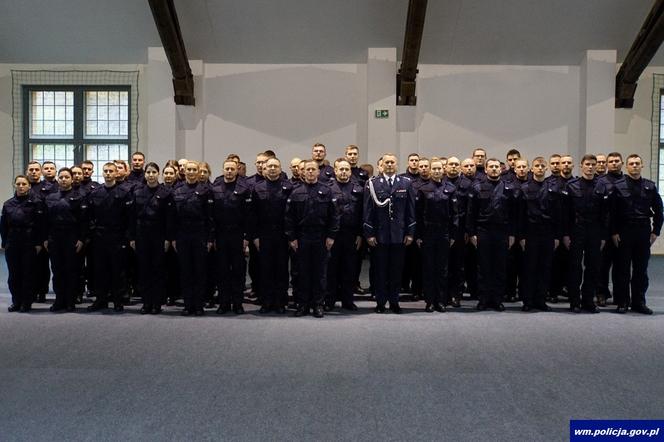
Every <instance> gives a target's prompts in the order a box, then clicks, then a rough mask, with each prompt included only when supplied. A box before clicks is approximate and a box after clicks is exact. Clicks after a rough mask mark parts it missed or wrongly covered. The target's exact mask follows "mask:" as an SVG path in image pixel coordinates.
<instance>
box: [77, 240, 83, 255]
mask: <svg viewBox="0 0 664 442" xmlns="http://www.w3.org/2000/svg"><path fill="white" fill-rule="evenodd" d="M81 250H83V241H81V240H80V239H79V240H78V241H76V253H81Z"/></svg>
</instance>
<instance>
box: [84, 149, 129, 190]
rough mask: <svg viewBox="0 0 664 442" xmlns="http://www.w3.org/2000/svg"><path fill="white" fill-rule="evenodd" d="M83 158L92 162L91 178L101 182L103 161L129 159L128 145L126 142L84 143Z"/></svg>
mask: <svg viewBox="0 0 664 442" xmlns="http://www.w3.org/2000/svg"><path fill="white" fill-rule="evenodd" d="M85 158H86V159H87V160H90V161H92V163H93V164H94V172H93V174H92V179H93V180H95V181H98V182H103V180H104V178H103V167H104V163H107V162H109V161H113V160H125V161H129V146H128V145H126V144H86V145H85Z"/></svg>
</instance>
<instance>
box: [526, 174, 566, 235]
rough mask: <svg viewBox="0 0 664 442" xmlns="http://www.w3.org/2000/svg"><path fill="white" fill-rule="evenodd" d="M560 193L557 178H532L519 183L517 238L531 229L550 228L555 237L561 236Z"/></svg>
mask: <svg viewBox="0 0 664 442" xmlns="http://www.w3.org/2000/svg"><path fill="white" fill-rule="evenodd" d="M561 220H562V193H561V188H560V182H559V181H558V180H547V179H544V180H543V181H542V182H538V181H536V180H535V179H534V178H531V179H529V180H528V181H526V182H525V183H523V184H522V185H521V200H520V204H519V234H518V235H517V236H518V237H519V238H524V237H525V235H526V234H527V233H529V232H531V231H539V229H550V231H551V232H552V233H553V234H554V237H555V238H556V239H560V238H561V236H562V226H561Z"/></svg>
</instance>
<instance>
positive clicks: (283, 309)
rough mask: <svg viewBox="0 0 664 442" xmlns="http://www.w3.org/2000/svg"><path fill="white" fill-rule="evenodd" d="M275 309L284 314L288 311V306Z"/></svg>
mask: <svg viewBox="0 0 664 442" xmlns="http://www.w3.org/2000/svg"><path fill="white" fill-rule="evenodd" d="M274 311H275V312H277V313H279V314H280V315H283V314H285V313H286V307H277V308H276V309H275V310H274Z"/></svg>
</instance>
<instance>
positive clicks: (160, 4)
mask: <svg viewBox="0 0 664 442" xmlns="http://www.w3.org/2000/svg"><path fill="white" fill-rule="evenodd" d="M148 2H149V3H150V9H151V10H152V17H154V22H155V24H156V25H157V31H159V37H160V38H161V44H162V45H163V46H164V50H165V51H166V57H167V58H168V63H169V64H170V65H171V72H172V73H173V90H174V92H175V103H176V104H184V105H188V106H193V105H194V104H195V100H194V77H193V75H192V74H191V67H189V59H188V58H187V51H186V50H185V48H184V41H183V40H182V33H181V32H180V24H179V23H178V15H177V12H176V11H175V4H174V3H173V0H148Z"/></svg>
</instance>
